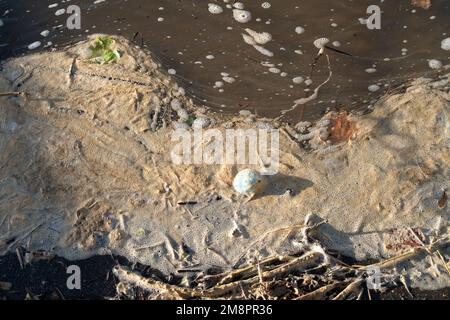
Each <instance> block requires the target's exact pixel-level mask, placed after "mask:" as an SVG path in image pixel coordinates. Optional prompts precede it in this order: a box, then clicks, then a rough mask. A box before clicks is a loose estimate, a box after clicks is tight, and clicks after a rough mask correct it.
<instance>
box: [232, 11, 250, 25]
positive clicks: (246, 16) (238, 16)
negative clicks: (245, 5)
mask: <svg viewBox="0 0 450 320" xmlns="http://www.w3.org/2000/svg"><path fill="white" fill-rule="evenodd" d="M233 18H234V20H236V21H237V22H239V23H247V22H249V21H250V20H252V14H251V13H250V11H247V10H241V9H234V10H233Z"/></svg>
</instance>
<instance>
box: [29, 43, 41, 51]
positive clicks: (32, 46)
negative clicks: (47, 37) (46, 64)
mask: <svg viewBox="0 0 450 320" xmlns="http://www.w3.org/2000/svg"><path fill="white" fill-rule="evenodd" d="M40 46H41V42H40V41H35V42H33V43H31V44H30V45H28V49H29V50H34V49H36V48H38V47H40Z"/></svg>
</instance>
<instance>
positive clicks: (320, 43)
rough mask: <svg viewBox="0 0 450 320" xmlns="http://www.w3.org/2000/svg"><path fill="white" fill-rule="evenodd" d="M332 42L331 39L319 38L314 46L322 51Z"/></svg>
mask: <svg viewBox="0 0 450 320" xmlns="http://www.w3.org/2000/svg"><path fill="white" fill-rule="evenodd" d="M329 42H330V39H328V38H319V39H316V40H314V46H315V47H316V48H317V49H322V48H323V47H325V46H326V45H327V44H328V43H329Z"/></svg>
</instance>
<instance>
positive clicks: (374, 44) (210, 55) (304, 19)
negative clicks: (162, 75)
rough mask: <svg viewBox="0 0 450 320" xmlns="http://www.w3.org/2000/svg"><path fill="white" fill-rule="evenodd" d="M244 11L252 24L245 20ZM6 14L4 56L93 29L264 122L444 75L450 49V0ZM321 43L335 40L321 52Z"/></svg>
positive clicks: (195, 90) (20, 3) (298, 0)
mask: <svg viewBox="0 0 450 320" xmlns="http://www.w3.org/2000/svg"><path fill="white" fill-rule="evenodd" d="M225 2H228V3H225ZM422 2H426V1H422ZM211 4H214V5H217V6H219V7H220V8H221V10H219V9H220V8H219V7H216V6H212V7H211ZM233 4H234V7H233ZM69 5H78V6H79V7H80V9H81V14H80V21H81V29H79V30H77V29H75V30H69V29H68V28H67V26H66V20H67V19H68V18H69V14H67V12H65V10H67V8H68V6H69ZM371 5H377V6H379V8H380V9H381V15H380V21H381V26H380V27H381V28H380V29H372V30H371V29H369V28H368V25H367V24H366V23H365V19H367V18H368V17H369V16H370V15H371V14H370V13H369V14H368V13H367V8H368V7H369V6H371ZM242 7H244V10H247V11H248V12H250V13H251V19H247V20H249V21H244V20H242V19H241V18H240V17H239V15H240V14H242V11H236V9H239V8H242ZM233 9H234V10H235V14H236V15H237V18H236V19H235V18H234V16H233ZM220 11H222V12H221V13H218V12H220ZM244 16H245V14H244ZM245 17H247V16H245ZM245 17H244V18H245ZM0 19H1V22H0V59H5V58H7V57H11V56H15V55H20V54H24V53H28V52H37V51H40V50H51V49H52V48H57V47H61V46H62V45H65V44H69V43H71V42H75V41H78V40H80V39H83V38H84V37H85V36H86V35H88V34H91V33H110V34H118V35H123V36H125V37H126V38H128V39H130V40H133V41H135V42H136V44H138V45H143V46H144V47H146V48H147V49H149V50H151V51H152V52H153V53H154V54H155V55H156V57H157V58H158V60H159V61H160V62H161V63H162V65H163V66H164V67H165V68H166V69H167V70H168V71H169V70H170V73H172V74H174V76H175V77H176V78H177V79H178V81H179V82H181V83H182V85H183V86H184V87H185V88H186V90H187V92H188V94H189V95H190V96H191V97H192V98H193V99H194V100H195V101H196V102H197V103H201V104H205V105H207V106H209V107H210V108H212V109H213V110H215V111H218V112H224V113H238V112H239V111H240V110H244V109H245V110H250V111H252V112H255V113H257V114H258V115H261V116H268V117H277V116H280V115H281V114H282V113H283V110H290V109H292V110H290V111H288V112H287V113H285V114H284V117H286V119H287V120H292V121H299V120H312V119H317V118H318V117H320V116H321V115H322V114H323V113H324V112H325V111H326V110H329V109H348V110H352V111H361V112H362V111H364V110H367V109H368V108H370V107H371V106H372V105H373V103H374V102H375V101H376V99H377V98H379V97H380V96H381V95H382V94H384V93H386V92H387V91H390V90H393V88H395V87H396V86H397V85H398V84H400V83H403V82H405V81H407V80H408V79H410V78H414V77H418V76H427V75H432V74H434V73H436V72H439V70H437V69H436V67H440V64H442V65H443V66H445V65H447V64H449V56H450V51H447V50H444V49H443V48H442V44H441V42H442V41H443V40H444V39H446V38H448V37H449V33H450V28H449V27H450V1H448V0H432V1H431V7H430V8H428V9H424V8H421V7H417V6H413V5H412V4H411V0H385V1H380V0H378V1H377V0H340V1H331V0H272V1H259V0H252V1H249V0H247V1H245V0H243V1H242V2H235V1H223V0H217V1H212V0H211V1H200V0H198V1H195V0H128V1H127V0H103V1H102V0H100V1H94V0H89V1H75V0H72V1H69V0H67V1H55V0H39V1H32V0H0ZM238 20H240V21H238ZM244 22H245V23H244ZM246 29H250V32H252V31H254V32H257V33H259V34H260V39H262V40H261V41H260V42H265V41H267V40H269V39H270V41H268V42H267V43H264V44H261V45H260V47H263V48H264V50H265V51H264V50H262V52H261V50H260V51H258V50H256V49H255V47H254V46H252V45H249V44H248V43H246V42H245V41H244V39H243V36H242V34H246V35H247V36H248V35H249V30H246ZM263 32H266V33H265V34H263ZM267 34H270V37H269V38H268V35H267ZM253 35H254V34H253ZM256 38H257V36H252V37H251V38H250V41H254V40H255V39H256ZM319 38H326V39H328V40H329V42H328V43H327V45H326V47H325V48H324V52H323V53H324V54H323V55H322V56H319V57H318V56H317V54H318V51H319V48H318V47H316V46H315V45H314V41H315V40H317V39H319ZM248 39H249V38H248V37H247V40H248ZM36 41H39V42H40V46H38V47H37V48H35V49H32V50H30V49H29V45H30V44H32V43H34V42H36ZM247 42H248V41H247ZM319 47H320V46H319ZM260 49H261V48H260ZM317 57H318V58H317ZM316 58H317V59H316ZM430 60H431V62H430ZM436 60H437V61H436ZM430 65H431V67H430ZM432 67H433V68H434V69H433V68H432ZM443 69H444V67H441V68H440V70H443ZM330 71H331V73H330ZM328 78H329V81H327V79H328ZM315 92H317V96H315V95H314V93H315ZM299 99H300V101H301V103H298V102H299ZM295 101H297V104H296V103H295ZM294 106H295V107H294Z"/></svg>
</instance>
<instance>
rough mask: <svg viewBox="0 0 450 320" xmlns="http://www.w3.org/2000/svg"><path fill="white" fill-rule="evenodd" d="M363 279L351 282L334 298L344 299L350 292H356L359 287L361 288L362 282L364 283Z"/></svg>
mask: <svg viewBox="0 0 450 320" xmlns="http://www.w3.org/2000/svg"><path fill="white" fill-rule="evenodd" d="M363 281H364V280H363V279H358V280H356V281H353V282H352V283H350V284H349V285H348V286H347V287H346V288H345V289H344V290H342V291H341V293H339V294H338V295H337V296H336V297H334V298H333V300H344V299H345V298H347V297H348V296H349V295H350V294H352V293H355V292H356V291H357V290H358V289H359V288H361V284H362V283H363Z"/></svg>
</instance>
